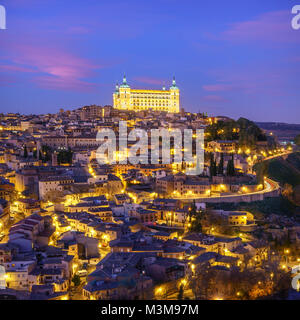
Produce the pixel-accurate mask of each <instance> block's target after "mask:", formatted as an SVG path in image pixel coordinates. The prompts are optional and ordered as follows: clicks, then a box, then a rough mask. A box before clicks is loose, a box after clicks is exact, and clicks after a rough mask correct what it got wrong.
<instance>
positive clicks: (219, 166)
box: [217, 153, 224, 174]
mask: <svg viewBox="0 0 300 320" xmlns="http://www.w3.org/2000/svg"><path fill="white" fill-rule="evenodd" d="M217 172H218V174H223V173H224V154H223V153H221V159H220V162H219V164H218V170H217Z"/></svg>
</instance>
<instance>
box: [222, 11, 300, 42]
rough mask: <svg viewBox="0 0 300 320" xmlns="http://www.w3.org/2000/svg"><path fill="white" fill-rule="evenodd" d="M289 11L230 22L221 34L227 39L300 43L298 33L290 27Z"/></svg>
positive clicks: (290, 17)
mask: <svg viewBox="0 0 300 320" xmlns="http://www.w3.org/2000/svg"><path fill="white" fill-rule="evenodd" d="M291 19H292V15H291V13H290V12H289V11H273V12H268V13H265V14H262V15H260V16H258V17H257V18H255V19H253V20H249V21H244V22H238V23H233V24H231V26H230V28H229V29H228V30H226V31H224V32H223V33H222V34H221V38H222V39H224V40H228V41H238V42H249V41H263V42H267V43H269V42H272V43H300V37H299V33H298V32H295V30H293V29H292V27H291Z"/></svg>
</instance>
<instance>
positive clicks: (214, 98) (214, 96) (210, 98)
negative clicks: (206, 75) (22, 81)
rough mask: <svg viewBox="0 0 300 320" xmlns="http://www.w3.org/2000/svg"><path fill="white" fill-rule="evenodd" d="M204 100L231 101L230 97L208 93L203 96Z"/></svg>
mask: <svg viewBox="0 0 300 320" xmlns="http://www.w3.org/2000/svg"><path fill="white" fill-rule="evenodd" d="M203 100H205V101H211V102H228V101H229V100H228V99H226V98H224V97H221V96H218V95H207V96H204V97H203Z"/></svg>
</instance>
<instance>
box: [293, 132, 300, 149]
mask: <svg viewBox="0 0 300 320" xmlns="http://www.w3.org/2000/svg"><path fill="white" fill-rule="evenodd" d="M294 142H295V145H297V146H300V134H298V135H297V136H296V137H295V139H294Z"/></svg>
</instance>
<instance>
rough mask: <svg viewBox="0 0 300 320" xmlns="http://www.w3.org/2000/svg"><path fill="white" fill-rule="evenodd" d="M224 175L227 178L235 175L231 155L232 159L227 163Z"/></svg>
mask: <svg viewBox="0 0 300 320" xmlns="http://www.w3.org/2000/svg"><path fill="white" fill-rule="evenodd" d="M226 174H227V176H234V175H235V168H234V159H233V155H232V158H231V159H230V160H229V161H228V163H227V168H226Z"/></svg>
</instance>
